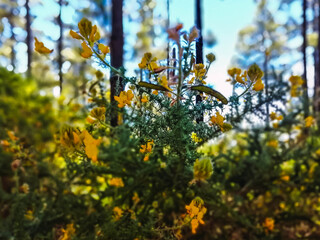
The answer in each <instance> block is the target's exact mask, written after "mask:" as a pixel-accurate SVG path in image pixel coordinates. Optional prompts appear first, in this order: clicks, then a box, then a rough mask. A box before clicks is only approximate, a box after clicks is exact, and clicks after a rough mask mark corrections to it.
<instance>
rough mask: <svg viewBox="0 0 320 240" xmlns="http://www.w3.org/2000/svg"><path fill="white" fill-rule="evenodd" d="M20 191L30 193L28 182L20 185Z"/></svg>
mask: <svg viewBox="0 0 320 240" xmlns="http://www.w3.org/2000/svg"><path fill="white" fill-rule="evenodd" d="M19 190H20V192H23V193H29V190H30V187H29V184H28V183H24V184H22V185H21V186H20V187H19Z"/></svg>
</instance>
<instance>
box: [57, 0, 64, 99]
mask: <svg viewBox="0 0 320 240" xmlns="http://www.w3.org/2000/svg"><path fill="white" fill-rule="evenodd" d="M59 7H60V12H59V16H58V25H59V28H60V37H59V40H58V66H59V86H60V94H61V93H62V83H63V75H62V64H63V59H62V49H63V23H62V19H61V13H62V0H59Z"/></svg>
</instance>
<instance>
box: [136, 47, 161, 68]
mask: <svg viewBox="0 0 320 240" xmlns="http://www.w3.org/2000/svg"><path fill="white" fill-rule="evenodd" d="M156 61H157V58H152V54H151V53H149V52H147V53H145V54H144V56H143V58H142V59H141V62H140V63H139V64H138V66H139V68H141V69H148V70H149V71H151V72H154V71H155V70H156V69H157V68H159V66H158V64H157V63H156Z"/></svg>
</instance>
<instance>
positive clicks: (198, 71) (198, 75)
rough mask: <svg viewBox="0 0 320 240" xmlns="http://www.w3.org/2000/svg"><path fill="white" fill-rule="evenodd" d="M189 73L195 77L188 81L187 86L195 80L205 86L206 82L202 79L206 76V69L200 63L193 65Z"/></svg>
mask: <svg viewBox="0 0 320 240" xmlns="http://www.w3.org/2000/svg"><path fill="white" fill-rule="evenodd" d="M191 72H192V73H194V75H195V76H194V77H193V78H192V79H191V80H190V81H189V84H192V83H193V82H194V80H197V81H199V82H201V83H202V84H206V82H205V81H204V80H203V79H204V78H205V76H206V73H207V69H206V68H205V66H204V65H203V64H202V63H198V64H194V65H193V70H191Z"/></svg>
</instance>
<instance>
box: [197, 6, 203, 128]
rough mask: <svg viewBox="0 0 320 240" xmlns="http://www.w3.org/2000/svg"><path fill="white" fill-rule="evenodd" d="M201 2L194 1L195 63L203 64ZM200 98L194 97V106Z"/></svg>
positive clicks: (198, 102)
mask: <svg viewBox="0 0 320 240" xmlns="http://www.w3.org/2000/svg"><path fill="white" fill-rule="evenodd" d="M201 3H202V2H201V0H196V27H197V28H198V30H199V38H198V40H197V42H196V63H197V64H198V63H203V37H202V20H201V16H202V5H201ZM201 102H202V98H201V95H200V94H197V96H196V104H201ZM196 121H197V123H199V122H203V113H201V116H199V118H197V119H196Z"/></svg>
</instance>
